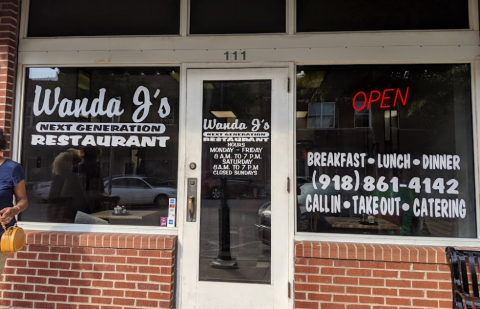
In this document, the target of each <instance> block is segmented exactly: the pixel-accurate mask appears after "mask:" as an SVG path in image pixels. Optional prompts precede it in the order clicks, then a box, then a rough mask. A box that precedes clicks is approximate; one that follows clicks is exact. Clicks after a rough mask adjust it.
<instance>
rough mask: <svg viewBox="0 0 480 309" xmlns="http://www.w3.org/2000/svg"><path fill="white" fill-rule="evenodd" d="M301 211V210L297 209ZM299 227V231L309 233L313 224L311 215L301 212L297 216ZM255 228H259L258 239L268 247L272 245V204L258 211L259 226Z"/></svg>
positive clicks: (264, 205) (261, 207)
mask: <svg viewBox="0 0 480 309" xmlns="http://www.w3.org/2000/svg"><path fill="white" fill-rule="evenodd" d="M297 209H299V208H297ZM297 215H298V216H299V217H298V218H297V222H298V227H297V231H303V232H305V231H309V229H310V225H311V224H310V223H311V213H309V212H307V211H305V208H303V211H302V210H300V211H299V212H298V214H297ZM255 226H256V227H257V228H258V238H259V240H260V241H261V242H263V243H264V244H266V245H270V243H271V227H272V205H271V202H267V203H265V204H263V205H262V206H260V208H259V209H258V217H257V224H255Z"/></svg>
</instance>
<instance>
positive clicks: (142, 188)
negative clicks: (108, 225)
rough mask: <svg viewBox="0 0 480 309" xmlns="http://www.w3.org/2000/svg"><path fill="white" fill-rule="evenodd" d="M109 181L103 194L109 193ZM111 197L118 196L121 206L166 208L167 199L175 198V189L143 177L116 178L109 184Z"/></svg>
mask: <svg viewBox="0 0 480 309" xmlns="http://www.w3.org/2000/svg"><path fill="white" fill-rule="evenodd" d="M109 185H110V183H109V181H108V180H106V181H105V192H107V193H108V191H109V189H110V188H109ZM110 195H112V196H119V197H120V201H119V203H120V204H121V205H134V204H138V205H148V204H155V205H156V206H158V207H161V208H166V207H168V199H169V198H172V197H177V188H175V187H174V186H173V185H171V184H170V183H168V182H165V181H164V180H162V179H159V178H154V177H144V176H134V175H133V176H118V177H113V178H112V182H111V192H110Z"/></svg>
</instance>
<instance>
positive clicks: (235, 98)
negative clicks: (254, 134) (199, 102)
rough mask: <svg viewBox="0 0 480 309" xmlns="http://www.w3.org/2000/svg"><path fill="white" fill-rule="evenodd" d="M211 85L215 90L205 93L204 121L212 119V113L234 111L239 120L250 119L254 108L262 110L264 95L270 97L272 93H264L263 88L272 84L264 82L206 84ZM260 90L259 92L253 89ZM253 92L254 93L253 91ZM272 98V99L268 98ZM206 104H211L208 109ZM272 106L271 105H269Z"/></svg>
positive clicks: (211, 89) (208, 89) (209, 89)
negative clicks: (260, 102) (261, 102)
mask: <svg viewBox="0 0 480 309" xmlns="http://www.w3.org/2000/svg"><path fill="white" fill-rule="evenodd" d="M206 83H207V84H211V85H212V86H213V88H207V89H205V91H204V102H205V103H204V104H205V108H204V109H203V113H204V119H211V118H212V114H211V113H210V111H215V110H219V111H225V110H229V111H232V112H233V113H234V114H235V115H236V116H237V118H239V119H241V118H247V119H249V118H250V116H251V114H252V109H253V108H257V107H258V108H262V107H263V106H262V105H261V104H258V102H259V101H261V100H262V99H263V98H262V95H270V92H268V93H265V91H262V90H263V89H262V88H263V87H266V85H267V83H268V86H270V82H264V81H245V82H238V81H235V82H228V81H221V82H206ZM256 88H257V89H258V90H257V91H255V90H253V89H256ZM252 90H253V91H252ZM268 98H270V97H268ZM206 104H209V106H208V107H207V105H206ZM269 106H270V105H269Z"/></svg>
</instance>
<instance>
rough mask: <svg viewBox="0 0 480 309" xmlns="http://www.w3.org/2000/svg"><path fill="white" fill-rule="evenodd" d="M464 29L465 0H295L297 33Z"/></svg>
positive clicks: (465, 24) (466, 25)
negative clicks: (386, 0)
mask: <svg viewBox="0 0 480 309" xmlns="http://www.w3.org/2000/svg"><path fill="white" fill-rule="evenodd" d="M468 27H469V25H468V0H422V1H417V0H393V1H388V2H385V1H383V0H368V1H358V0H343V1H331V0H297V32H322V31H368V30H427V29H468Z"/></svg>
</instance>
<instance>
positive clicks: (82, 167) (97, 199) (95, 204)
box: [72, 147, 105, 212]
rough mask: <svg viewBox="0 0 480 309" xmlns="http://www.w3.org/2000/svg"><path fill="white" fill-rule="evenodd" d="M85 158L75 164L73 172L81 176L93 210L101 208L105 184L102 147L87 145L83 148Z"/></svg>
mask: <svg viewBox="0 0 480 309" xmlns="http://www.w3.org/2000/svg"><path fill="white" fill-rule="evenodd" d="M82 152H83V160H82V161H81V162H80V163H78V164H75V165H74V166H73V169H72V170H73V173H75V174H77V175H78V177H79V178H80V182H81V184H82V187H83V189H84V190H85V195H86V197H87V200H88V204H89V205H90V210H91V212H95V211H98V210H100V209H101V203H102V201H103V197H104V195H103V194H104V191H105V186H104V184H103V180H102V177H101V167H100V162H98V158H99V156H100V153H101V152H100V149H99V148H96V147H85V148H83V149H82Z"/></svg>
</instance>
